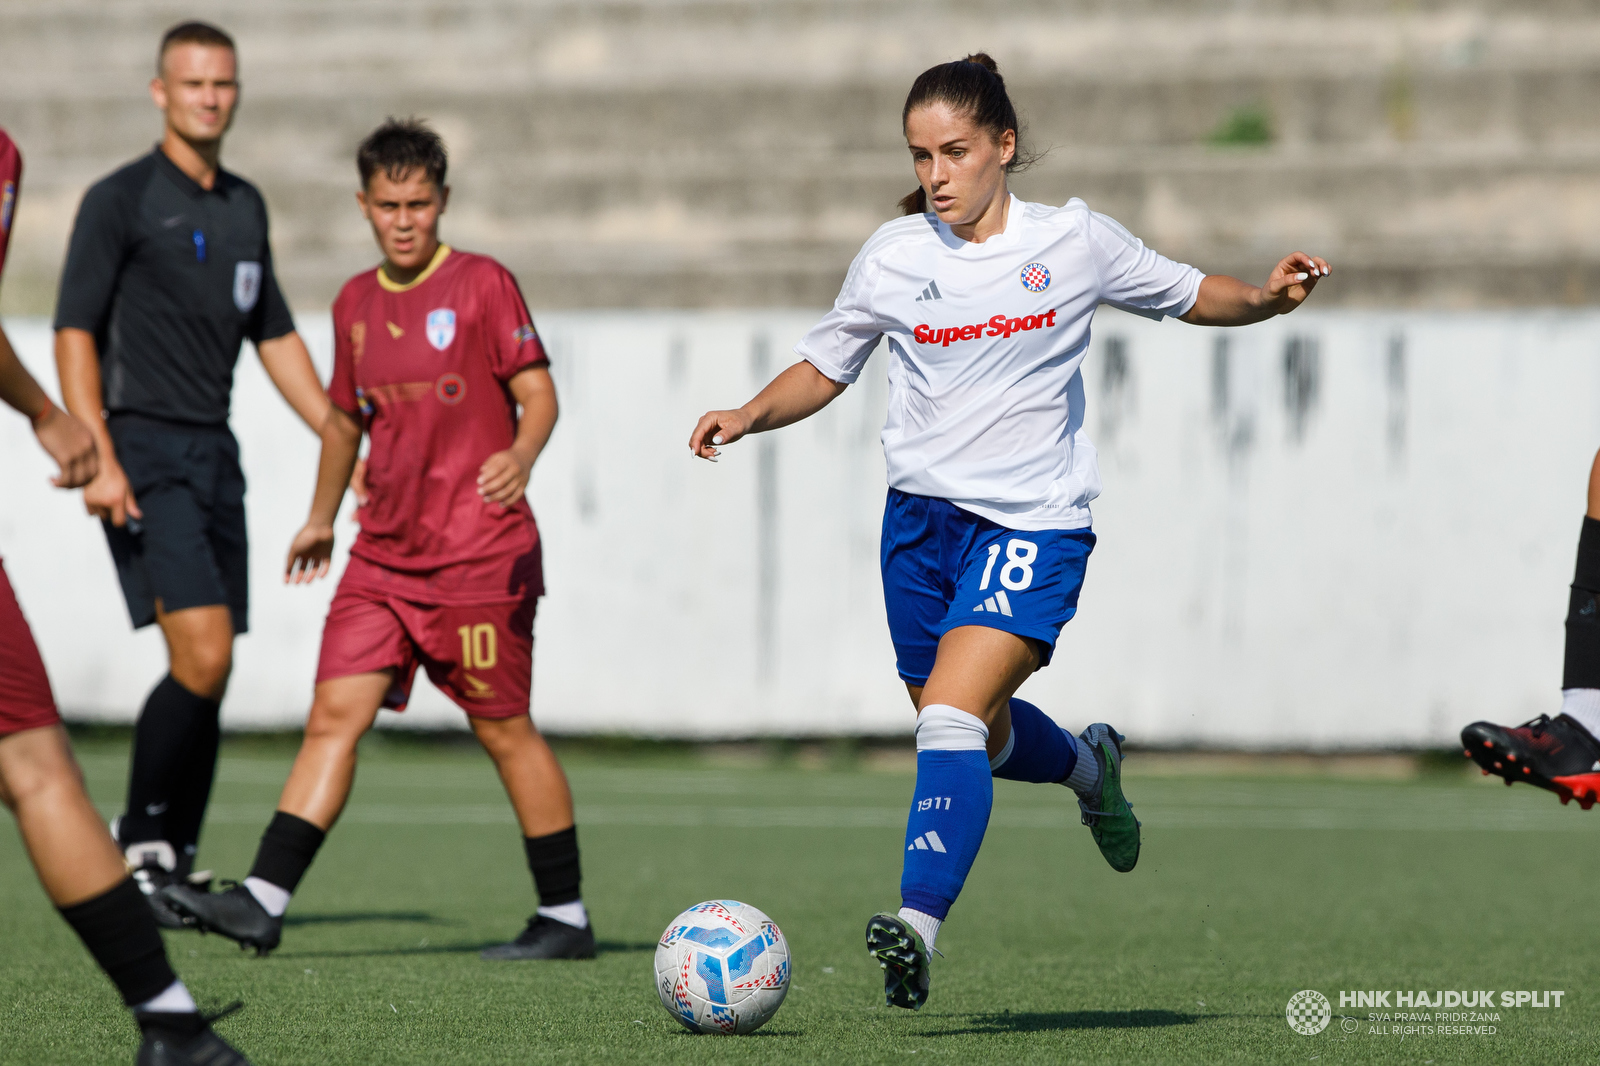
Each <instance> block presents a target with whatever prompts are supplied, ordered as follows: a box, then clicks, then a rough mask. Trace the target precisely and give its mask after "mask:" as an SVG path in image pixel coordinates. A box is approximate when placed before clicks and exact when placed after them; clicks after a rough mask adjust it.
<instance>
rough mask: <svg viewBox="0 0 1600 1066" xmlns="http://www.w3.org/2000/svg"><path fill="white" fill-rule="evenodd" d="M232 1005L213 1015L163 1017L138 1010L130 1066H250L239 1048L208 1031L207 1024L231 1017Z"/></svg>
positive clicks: (236, 1006)
mask: <svg viewBox="0 0 1600 1066" xmlns="http://www.w3.org/2000/svg"><path fill="white" fill-rule="evenodd" d="M243 1005H244V1004H242V1003H235V1004H233V1005H232V1006H230V1007H226V1008H224V1009H223V1010H220V1011H218V1012H217V1013H216V1014H210V1015H206V1014H164V1013H156V1012H154V1011H140V1012H138V1013H136V1014H134V1016H133V1017H134V1020H135V1021H137V1022H138V1023H139V1028H140V1029H142V1030H143V1031H144V1043H142V1044H140V1045H139V1057H138V1058H137V1059H135V1060H134V1066H250V1060H249V1059H247V1058H245V1057H244V1056H243V1055H242V1054H240V1053H239V1049H238V1048H236V1047H234V1046H233V1045H232V1044H230V1043H228V1042H227V1041H226V1040H224V1039H222V1037H220V1036H218V1035H217V1034H216V1033H214V1032H212V1031H211V1023H212V1022H214V1021H216V1020H217V1019H218V1018H221V1017H224V1016H226V1015H229V1014H232V1013H233V1012H234V1011H236V1010H238V1009H239V1008H240V1007H242V1006H243Z"/></svg>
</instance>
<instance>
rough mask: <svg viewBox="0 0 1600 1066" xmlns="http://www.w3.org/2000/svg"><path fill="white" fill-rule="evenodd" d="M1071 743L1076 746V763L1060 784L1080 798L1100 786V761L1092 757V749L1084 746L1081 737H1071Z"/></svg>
mask: <svg viewBox="0 0 1600 1066" xmlns="http://www.w3.org/2000/svg"><path fill="white" fill-rule="evenodd" d="M1062 732H1066V730H1062ZM1069 735H1070V734H1069ZM1072 742H1073V743H1074V744H1076V745H1077V746H1078V761H1077V762H1076V763H1074V764H1073V766H1072V773H1070V774H1068V775H1067V779H1066V780H1065V781H1063V782H1061V783H1062V784H1063V785H1066V786H1067V787H1068V788H1070V789H1072V791H1074V792H1076V793H1077V794H1078V795H1080V796H1082V795H1086V794H1088V793H1091V792H1093V791H1094V790H1095V788H1096V787H1097V786H1098V785H1099V784H1100V760H1099V759H1096V758H1095V757H1094V749H1093V748H1091V747H1090V746H1089V745H1087V744H1085V743H1084V742H1083V738H1082V737H1073V738H1072Z"/></svg>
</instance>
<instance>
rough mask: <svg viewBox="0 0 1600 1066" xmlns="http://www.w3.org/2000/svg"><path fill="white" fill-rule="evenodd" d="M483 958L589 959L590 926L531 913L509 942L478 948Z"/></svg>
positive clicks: (591, 949) (592, 930) (590, 944)
mask: <svg viewBox="0 0 1600 1066" xmlns="http://www.w3.org/2000/svg"><path fill="white" fill-rule="evenodd" d="M478 957H479V958H484V959H592V958H594V926H592V925H586V926H584V927H583V928H582V929H579V928H578V927H577V926H575V925H568V924H567V923H566V922H558V921H556V920H555V919H554V918H546V917H545V916H544V915H542V914H535V915H534V916H533V917H532V918H529V919H528V927H527V928H526V929H524V930H523V931H522V932H521V933H519V934H517V939H515V940H513V941H511V943H509V944H496V945H495V946H494V947H492V948H484V949H483V950H482V951H480V952H478Z"/></svg>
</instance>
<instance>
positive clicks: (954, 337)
mask: <svg viewBox="0 0 1600 1066" xmlns="http://www.w3.org/2000/svg"><path fill="white" fill-rule="evenodd" d="M930 284H931V283H930ZM1055 324H1056V309H1055V308H1053V307H1052V308H1051V309H1050V310H1049V311H1047V312H1045V313H1044V314H1042V315H1024V316H1023V317H1021V318H1007V317H1006V316H1005V315H995V316H994V317H993V318H991V319H989V321H987V322H977V323H974V324H973V325H970V326H944V327H942V328H940V329H935V328H934V327H932V326H918V327H917V328H916V329H914V330H912V331H911V335H912V336H913V337H915V338H916V339H917V343H918V344H939V345H943V346H944V347H946V348H948V347H950V344H951V342H952V341H975V340H977V339H978V338H979V337H1009V336H1011V335H1012V334H1013V333H1026V332H1027V331H1028V330H1033V329H1047V328H1049V327H1051V326H1054V325H1055Z"/></svg>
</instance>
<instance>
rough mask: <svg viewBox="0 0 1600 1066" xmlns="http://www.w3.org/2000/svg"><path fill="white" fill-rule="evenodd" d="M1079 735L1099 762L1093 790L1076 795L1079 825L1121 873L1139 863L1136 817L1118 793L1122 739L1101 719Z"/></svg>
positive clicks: (1120, 778) (1119, 789)
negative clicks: (1080, 817)
mask: <svg viewBox="0 0 1600 1066" xmlns="http://www.w3.org/2000/svg"><path fill="white" fill-rule="evenodd" d="M1079 736H1081V737H1082V738H1083V742H1084V743H1085V744H1087V745H1089V747H1091V748H1093V749H1094V757H1095V761H1096V762H1098V763H1099V764H1100V783H1099V785H1097V786H1096V788H1095V792H1094V793H1093V794H1091V795H1090V796H1089V797H1088V799H1087V800H1086V799H1085V798H1084V796H1083V795H1081V794H1080V795H1079V796H1078V807H1079V809H1080V810H1082V811H1083V824H1084V825H1086V826H1088V827H1089V832H1090V834H1092V835H1093V836H1094V842H1095V843H1096V844H1098V845H1099V846H1100V854H1102V855H1104V856H1105V857H1106V862H1108V863H1110V864H1111V868H1112V869H1113V870H1115V871H1117V872H1118V873H1123V874H1125V873H1127V872H1128V871H1129V870H1131V869H1133V868H1134V866H1135V865H1137V864H1138V862H1139V820H1138V819H1137V818H1135V817H1134V816H1133V805H1132V804H1131V803H1129V802H1128V800H1127V798H1126V797H1124V796H1123V794H1122V741H1123V740H1124V739H1125V738H1124V737H1123V736H1122V735H1121V734H1120V733H1118V732H1117V731H1116V730H1115V729H1112V728H1111V727H1110V726H1109V725H1106V723H1104V722H1096V723H1095V724H1094V725H1092V726H1090V727H1089V728H1088V729H1085V730H1084V731H1083V732H1082V733H1080V734H1079ZM1090 800H1092V801H1093V802H1094V805H1093V806H1090V804H1089V801H1090Z"/></svg>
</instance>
